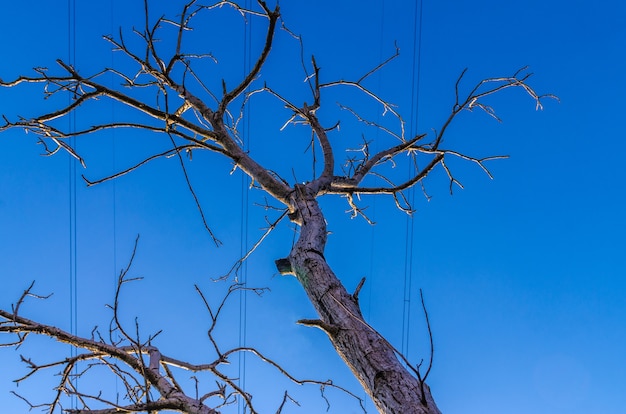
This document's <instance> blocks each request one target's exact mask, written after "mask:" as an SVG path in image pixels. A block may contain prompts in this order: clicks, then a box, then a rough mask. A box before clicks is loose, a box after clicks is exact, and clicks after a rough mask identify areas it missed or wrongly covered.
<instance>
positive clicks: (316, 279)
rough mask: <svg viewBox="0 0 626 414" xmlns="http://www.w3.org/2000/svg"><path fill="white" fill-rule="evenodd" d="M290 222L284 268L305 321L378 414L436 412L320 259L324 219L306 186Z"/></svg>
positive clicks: (425, 391)
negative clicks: (297, 287)
mask: <svg viewBox="0 0 626 414" xmlns="http://www.w3.org/2000/svg"><path fill="white" fill-rule="evenodd" d="M291 207H292V214H291V215H290V217H291V220H292V221H293V222H295V223H297V224H298V225H299V226H300V235H299V238H298V241H297V242H296V244H295V245H294V247H293V249H292V251H291V253H290V254H289V257H288V260H289V263H290V264H291V268H290V269H288V270H287V271H286V269H285V261H284V260H281V261H279V262H278V264H281V269H279V270H282V273H291V274H294V275H295V276H296V277H297V278H298V280H299V281H300V283H301V284H302V286H303V288H304V290H305V291H306V293H307V295H308V297H309V299H310V300H311V303H312V304H313V306H314V307H315V309H316V311H317V313H318V315H319V317H320V319H319V320H316V321H310V320H309V321H306V322H305V323H306V324H307V325H313V326H317V327H318V328H321V329H322V330H324V331H325V332H326V333H327V334H328V337H329V339H330V341H331V342H332V344H333V346H334V347H335V350H336V351H337V353H338V354H339V355H340V356H341V358H342V359H343V360H344V361H345V363H346V364H347V365H348V367H350V369H351V370H352V372H353V374H354V375H355V376H356V378H357V379H358V380H359V382H360V383H361V384H362V386H363V388H364V389H365V390H366V392H367V393H368V394H369V396H370V397H371V398H372V400H373V402H374V404H375V405H376V408H377V409H378V411H379V412H381V413H415V414H440V413H441V412H440V411H439V409H438V408H437V406H436V404H435V402H434V400H433V398H432V396H431V393H430V389H429V387H428V386H427V385H426V384H423V386H422V384H421V383H420V380H418V378H416V377H415V376H414V375H412V374H411V373H410V372H409V371H408V370H407V369H406V368H405V367H404V366H403V365H402V363H401V362H400V361H399V360H398V358H397V355H396V351H395V350H394V348H393V347H392V346H391V345H390V344H389V342H387V341H386V340H385V339H384V338H383V337H382V336H381V335H380V334H379V333H378V332H376V331H375V330H374V329H372V328H371V327H370V326H369V325H368V324H367V322H365V320H364V318H363V315H362V314H361V310H360V308H359V304H358V300H357V298H356V297H355V296H354V295H351V294H349V293H348V292H347V291H346V289H345V287H344V286H343V284H342V283H341V282H340V281H339V279H338V278H337V276H335V274H334V273H333V271H332V270H331V268H330V266H329V265H328V263H327V262H326V259H325V258H324V248H325V245H326V235H327V230H326V221H325V219H324V216H323V214H322V210H321V208H320V206H319V203H318V201H317V200H316V198H315V194H314V192H313V191H312V190H311V189H309V188H307V187H306V186H303V185H302V186H296V189H295V191H294V192H293V195H292V206H291Z"/></svg>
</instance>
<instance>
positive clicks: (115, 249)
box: [109, 0, 120, 404]
mask: <svg viewBox="0 0 626 414" xmlns="http://www.w3.org/2000/svg"><path fill="white" fill-rule="evenodd" d="M110 13H111V22H110V33H115V30H114V29H115V27H114V21H115V20H114V17H115V0H112V1H111V9H110ZM114 63H115V54H114V51H113V49H111V61H110V67H111V68H114V67H115V64H114ZM109 80H110V81H111V85H113V83H114V75H113V72H111V73H110V74H109ZM111 123H115V103H114V102H113V100H111ZM110 131H111V132H110V133H111V153H112V156H111V158H112V160H111V163H112V167H113V168H112V171H117V159H116V150H117V148H116V145H115V144H116V142H115V128H111V130H110ZM112 185H113V189H112V192H113V196H112V197H113V202H112V203H111V204H112V209H113V217H112V220H113V279H112V282H113V291H112V294H113V296H115V292H116V290H117V283H118V276H117V272H118V270H117V180H113V182H112ZM115 403H116V404H119V403H120V401H119V378H118V377H117V376H116V377H115Z"/></svg>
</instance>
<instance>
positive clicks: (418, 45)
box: [401, 0, 423, 359]
mask: <svg viewBox="0 0 626 414" xmlns="http://www.w3.org/2000/svg"><path fill="white" fill-rule="evenodd" d="M422 9H423V4H422V0H420V1H419V2H416V3H415V13H414V15H413V39H414V40H413V67H412V74H411V117H412V119H411V125H410V129H409V131H410V134H411V137H413V136H414V135H415V134H416V133H417V130H418V129H417V125H418V114H419V87H420V74H421V60H422V59H421V55H422V53H421V52H422ZM418 28H419V29H418ZM414 173H415V164H413V163H410V164H409V175H412V174H414ZM409 200H410V203H411V206H414V205H415V189H414V188H410V189H409ZM405 237H406V244H405V246H406V247H405V259H404V298H403V309H402V347H401V352H402V354H403V355H404V356H405V357H407V359H408V358H409V339H410V332H411V291H412V284H413V247H414V240H415V218H414V215H411V216H409V217H407V219H406V234H405Z"/></svg>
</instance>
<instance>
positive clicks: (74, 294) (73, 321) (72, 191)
mask: <svg viewBox="0 0 626 414" xmlns="http://www.w3.org/2000/svg"><path fill="white" fill-rule="evenodd" d="M67 55H68V60H69V64H70V66H75V65H76V2H75V0H68V2H67ZM73 99H74V97H73V96H72V95H70V96H69V97H68V101H69V103H72V100H73ZM68 122H69V129H70V131H74V130H76V115H75V113H74V112H73V111H72V112H70V113H69V118H68ZM70 146H71V147H72V148H74V149H76V142H75V138H74V137H71V138H70ZM68 158H69V166H68V167H69V168H68V187H69V194H68V203H69V224H70V225H69V250H70V251H69V274H70V278H69V290H70V300H69V302H70V309H69V311H70V312H69V313H70V333H71V334H72V335H76V334H77V330H78V277H77V274H78V261H77V251H76V250H77V241H76V238H77V237H76V236H77V231H76V216H77V214H76V207H77V203H76V159H75V158H74V157H68ZM70 355H71V357H72V358H74V357H76V355H77V349H76V347H74V346H72V347H71V348H70ZM77 369H78V368H77V367H76V365H74V375H73V376H72V379H71V380H70V381H71V382H72V383H73V387H74V388H76V387H77V383H78V376H77V374H78V370H77ZM70 400H71V401H70V403H71V406H72V408H76V405H77V398H76V395H72V397H71V399H70Z"/></svg>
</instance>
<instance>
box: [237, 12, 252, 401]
mask: <svg viewBox="0 0 626 414" xmlns="http://www.w3.org/2000/svg"><path fill="white" fill-rule="evenodd" d="M250 7H251V6H250V0H246V2H245V8H246V9H250ZM251 49H252V20H251V19H250V20H244V39H243V76H244V77H245V76H246V75H247V73H248V72H249V71H250V69H251V59H252V51H251ZM244 115H245V118H244V120H243V123H242V131H241V138H242V142H243V147H244V150H245V151H246V152H247V151H248V150H249V149H250V133H249V130H250V102H248V104H247V105H246V106H245V108H244ZM249 186H250V178H249V177H248V176H247V175H246V174H243V173H242V174H241V217H240V220H241V221H240V251H239V255H240V257H244V256H245V254H246V252H247V251H248V230H249V228H248V227H249V225H248V223H249V211H248V206H249V191H248V188H249ZM236 276H237V278H238V282H239V283H241V285H242V286H243V287H244V288H245V287H247V283H248V263H247V260H244V262H243V263H242V265H241V267H240V268H239V269H238V270H237V272H236ZM247 314H248V295H247V291H246V290H245V289H242V290H240V291H239V347H244V346H246V340H247V331H248V330H247ZM238 362H239V364H238V365H239V386H240V388H241V389H242V390H244V391H245V388H246V353H245V352H240V353H239V359H238ZM246 411H247V409H246V405H245V403H244V402H243V400H242V398H238V399H237V412H238V413H245V412H246Z"/></svg>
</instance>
